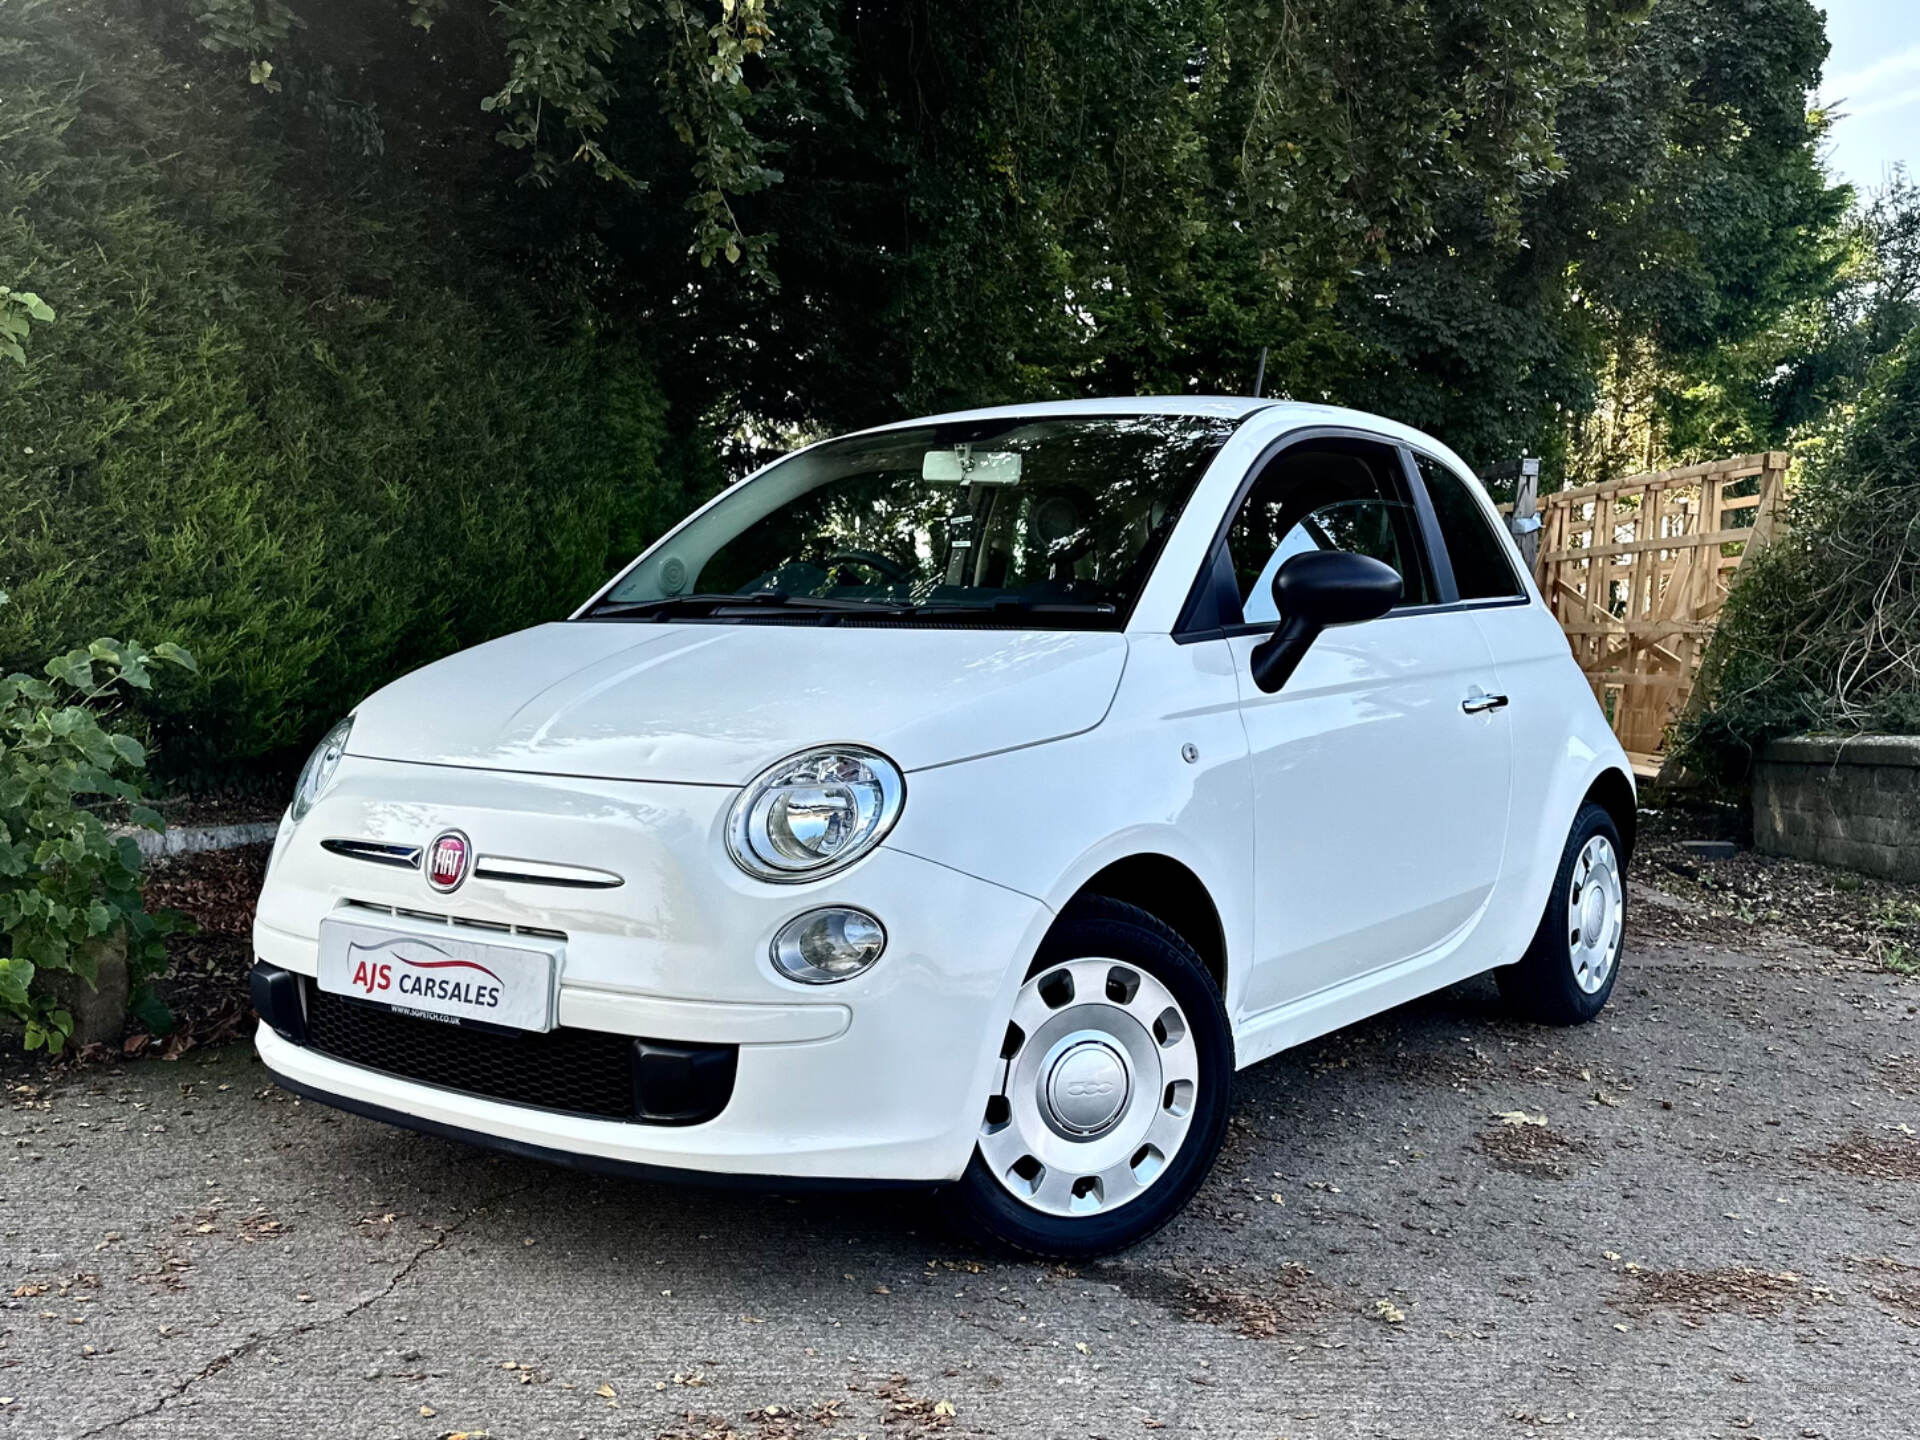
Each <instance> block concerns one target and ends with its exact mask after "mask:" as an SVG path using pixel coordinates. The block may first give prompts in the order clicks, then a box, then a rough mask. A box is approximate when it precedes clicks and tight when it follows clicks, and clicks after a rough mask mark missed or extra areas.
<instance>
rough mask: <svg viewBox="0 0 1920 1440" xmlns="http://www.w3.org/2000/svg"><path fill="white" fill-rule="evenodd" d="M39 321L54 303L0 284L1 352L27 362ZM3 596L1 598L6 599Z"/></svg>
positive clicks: (46, 320)
mask: <svg viewBox="0 0 1920 1440" xmlns="http://www.w3.org/2000/svg"><path fill="white" fill-rule="evenodd" d="M36 322H38V323H39V324H42V325H51V324H52V323H53V307H52V306H51V305H49V304H47V302H46V301H44V300H42V299H41V298H40V297H39V296H38V295H35V294H34V293H33V292H32V291H31V290H14V289H11V288H10V287H8V286H5V285H0V355H4V356H6V357H7V359H9V360H11V361H13V363H14V364H16V365H25V364H26V363H27V334H28V332H29V331H31V330H32V329H33V326H34V324H35V323H36ZM4 598H5V597H4V596H0V599H4Z"/></svg>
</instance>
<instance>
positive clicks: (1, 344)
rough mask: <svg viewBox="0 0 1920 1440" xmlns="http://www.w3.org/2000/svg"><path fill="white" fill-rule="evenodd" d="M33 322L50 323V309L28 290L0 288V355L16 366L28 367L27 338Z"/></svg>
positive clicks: (1, 286) (2, 286)
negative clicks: (26, 365)
mask: <svg viewBox="0 0 1920 1440" xmlns="http://www.w3.org/2000/svg"><path fill="white" fill-rule="evenodd" d="M35 321H39V322H40V323H41V324H43V325H48V324H52V323H53V307H52V306H51V305H49V304H47V302H46V301H44V300H42V299H41V298H40V297H39V296H38V295H36V294H34V293H33V292H32V291H31V290H21V291H15V290H12V289H10V288H8V287H7V286H5V285H0V355H4V356H5V357H6V358H7V359H9V360H11V361H13V363H14V364H16V365H25V364H26V363H27V335H28V333H29V332H30V331H31V330H32V329H33V325H34V322H35Z"/></svg>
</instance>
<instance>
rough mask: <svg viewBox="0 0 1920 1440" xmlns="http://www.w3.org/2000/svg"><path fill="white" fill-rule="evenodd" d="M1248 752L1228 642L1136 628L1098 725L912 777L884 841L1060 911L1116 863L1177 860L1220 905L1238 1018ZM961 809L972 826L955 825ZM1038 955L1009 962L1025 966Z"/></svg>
mask: <svg viewBox="0 0 1920 1440" xmlns="http://www.w3.org/2000/svg"><path fill="white" fill-rule="evenodd" d="M1187 746H1191V747H1192V759H1188V758H1186V751H1185V749H1184V748H1183V747H1187ZM1246 754H1247V739H1246V730H1245V728H1244V726H1243V725H1242V723H1241V719H1240V714H1239V688H1238V685H1237V683H1236V681H1235V678H1234V674H1233V669H1232V656H1231V654H1230V652H1229V650H1228V648H1227V645H1226V643H1225V642H1224V641H1213V642H1211V643H1207V644H1200V645H1177V644H1175V643H1174V642H1173V641H1172V639H1171V638H1169V637H1168V636H1165V635H1141V636H1133V637H1129V641H1128V656H1127V668H1126V673H1125V674H1124V675H1123V676H1122V678H1121V682H1120V688H1119V692H1118V693H1117V694H1116V695H1115V696H1114V703H1113V708H1112V709H1111V710H1110V711H1109V712H1108V714H1107V718H1106V719H1105V720H1104V721H1102V722H1101V724H1100V725H1099V726H1098V727H1096V728H1095V729H1093V730H1090V731H1087V732H1086V733H1085V734H1082V735H1076V736H1073V737H1071V739H1069V740H1066V741H1059V742H1054V743H1051V744H1046V745H1033V746H1027V747H1025V748H1022V749H1019V750H1015V751H1010V752H1007V753H1004V754H1001V755H996V756H993V757H991V758H990V759H986V760H975V761H968V762H965V763H963V764H958V765H946V766H940V767H937V768H934V769H929V770H919V771H913V772H910V773H909V774H908V776H907V785H908V789H909V791H910V792H911V794H912V796H913V800H912V802H911V803H910V804H909V805H908V807H907V810H906V812H905V813H904V814H903V815H902V816H901V819H900V824H899V826H898V827H897V828H896V829H895V830H894V832H893V834H892V835H891V836H890V837H889V838H888V840H887V846H888V848H891V849H898V850H902V851H905V852H907V853H909V854H914V855H920V856H922V857H924V858H926V859H929V860H935V861H937V862H939V863H940V864H943V865H951V866H953V867H954V868H955V869H958V870H962V871H965V872H966V873H967V874H970V875H977V876H979V877H981V878H982V879H986V880H991V881H992V882H993V883H995V884H997V885H1005V886H1007V887H1009V888H1011V889H1015V890H1019V891H1022V892H1023V893H1025V894H1029V895H1032V896H1034V897H1035V898H1036V899H1038V900H1040V901H1042V902H1044V903H1045V904H1046V905H1047V906H1048V908H1049V909H1051V910H1055V911H1057V910H1059V909H1060V908H1062V907H1063V906H1064V905H1066V903H1067V902H1068V901H1069V900H1071V899H1072V898H1073V897H1074V895H1075V894H1077V893H1078V892H1079V890H1080V889H1081V887H1082V886H1084V885H1085V884H1086V883H1087V881H1088V880H1090V879H1091V878H1093V876H1095V875H1096V874H1098V873H1099V872H1100V871H1101V870H1103V869H1105V868H1106V867H1107V866H1109V865H1111V864H1113V863H1114V862H1115V861H1118V860H1125V859H1127V858H1129V857H1131V856H1135V855H1164V856H1166V857H1168V858H1169V859H1172V860H1176V861H1178V862H1179V863H1180V864H1182V865H1184V866H1186V867H1187V869H1189V870H1191V871H1192V872H1193V873H1194V874H1195V875H1196V876H1198V877H1199V878H1200V880H1201V882H1202V883H1203V884H1204V885H1205V886H1206V887H1207V892H1208V894H1209V895H1211V896H1212V898H1213V903H1214V906H1215V908H1216V909H1217V910H1218V912H1219V916H1220V922H1221V928H1222V931H1223V934H1224V937H1225V941H1226V949H1227V964H1228V977H1229V978H1228V993H1227V995H1226V997H1225V998H1226V1001H1227V1005H1228V1013H1229V1014H1231V1013H1233V1008H1234V1006H1235V1005H1237V1004H1238V1003H1239V990H1240V986H1241V985H1242V984H1244V983H1245V977H1246V974H1247V966H1246V964H1245V963H1244V962H1245V960H1246V958H1247V957H1248V956H1249V954H1250V951H1251V945H1252V924H1251V915H1252V904H1251V884H1252V876H1253V807H1252V800H1253V797H1252V795H1251V793H1250V791H1249V788H1248V785H1247V773H1246ZM954 815H965V816H968V817H970V821H969V823H965V824H958V825H956V824H953V823H951V820H950V817H952V816H954ZM1031 958H1032V957H1031V955H1015V956H1010V957H1008V963H1009V965H1010V967H1011V968H1012V969H1014V970H1016V971H1020V972H1023V973H1024V970H1025V967H1026V965H1027V963H1028V961H1029V960H1030V959H1031Z"/></svg>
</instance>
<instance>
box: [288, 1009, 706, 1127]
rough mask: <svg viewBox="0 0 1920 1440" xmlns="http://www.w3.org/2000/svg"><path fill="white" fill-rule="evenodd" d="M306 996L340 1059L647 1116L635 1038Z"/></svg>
mask: <svg viewBox="0 0 1920 1440" xmlns="http://www.w3.org/2000/svg"><path fill="white" fill-rule="evenodd" d="M306 992H307V994H306V999H307V1043H308V1044H309V1045H311V1046H312V1047H313V1048H314V1049H316V1050H319V1051H321V1052H322V1053H324V1054H327V1055H331V1056H332V1057H333V1058H334V1059H336V1060H344V1061H346V1062H347V1063H348V1064H350V1065H363V1066H365V1067H366V1068H367V1069H369V1070H378V1071H381V1072H382V1073H384V1074H387V1075H394V1076H398V1077H399V1078H401V1079H403V1080H417V1081H420V1082H421V1083H422V1084H426V1085H439V1086H441V1087H443V1088H445V1089H448V1090H462V1091H465V1092H466V1093H467V1094H469V1095H484V1096H486V1097H487V1098H488V1099H491V1100H504V1101H506V1102H507V1103H508V1104H511V1105H532V1106H536V1107H538V1108H539V1109H542V1110H562V1111H565V1112H567V1113H568V1114H570V1115H594V1116H599V1117H600V1118H602V1119H608V1120H634V1119H639V1118H641V1117H640V1115H639V1113H638V1102H637V1096H636V1093H635V1089H634V1041H633V1037H632V1036H629V1035H609V1034H607V1033H606V1032H605V1031H601V1030H578V1029H572V1028H568V1027H562V1028H561V1029H558V1030H549V1031H547V1032H546V1033H545V1034H538V1033H532V1032H528V1033H524V1034H512V1035H504V1034H499V1033H497V1032H494V1031H490V1030H477V1029H474V1028H472V1027H470V1026H464V1025H442V1024H439V1023H438V1022H436V1021H433V1020H418V1019H415V1018H414V1017H413V1016H411V1015H399V1014H395V1013H394V1012H393V1011H391V1010H385V1009H382V1008H380V1007H379V1006H377V1005H364V1004H361V1003H360V1002H359V1001H357V1000H349V999H347V998H345V997H344V996H340V995H333V994H329V993H328V992H327V991H325V990H322V989H320V988H319V987H318V986H317V985H314V984H313V983H312V982H311V981H309V982H308V983H307V985H306ZM731 1078H732V1077H731V1076H729V1077H728V1079H729V1081H731ZM728 1088H729V1089H731V1084H729V1087H728ZM723 1103H724V1102H723ZM716 1111H717V1107H716Z"/></svg>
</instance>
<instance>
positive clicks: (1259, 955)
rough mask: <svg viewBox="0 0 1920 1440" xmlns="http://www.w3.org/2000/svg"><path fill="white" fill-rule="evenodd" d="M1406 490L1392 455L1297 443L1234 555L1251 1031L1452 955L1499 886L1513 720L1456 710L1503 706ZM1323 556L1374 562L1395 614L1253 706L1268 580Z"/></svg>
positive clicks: (1234, 536) (1331, 632)
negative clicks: (1302, 1005) (1289, 565)
mask: <svg viewBox="0 0 1920 1440" xmlns="http://www.w3.org/2000/svg"><path fill="white" fill-rule="evenodd" d="M1416 484H1417V481H1416V480H1415V477H1414V476H1413V475H1412V474H1411V472H1410V470H1409V467H1407V466H1406V465H1405V464H1404V463H1403V460H1402V456H1401V453H1400V451H1399V449H1398V447H1397V446H1394V445H1390V444H1386V443H1383V442H1379V441H1372V440H1364V439H1359V438H1353V437H1347V436H1340V437H1331V438H1315V439H1308V440H1303V441H1301V442H1299V443H1297V444H1295V445H1294V446H1292V447H1290V448H1288V449H1287V450H1285V451H1282V452H1281V453H1280V454H1279V455H1278V456H1276V457H1275V458H1273V459H1272V460H1271V461H1269V462H1268V463H1267V464H1266V466H1265V467H1264V469H1263V470H1262V471H1261V473H1260V474H1259V475H1258V476H1257V477H1256V478H1255V480H1254V483H1253V485H1252V486H1251V488H1250V489H1249V491H1248V492H1247V494H1246V496H1245V498H1244V501H1243V503H1242V504H1241V506H1240V508H1239V511H1238V513H1237V514H1236V515H1235V517H1234V519H1233V521H1232V523H1231V525H1230V526H1229V528H1228V531H1227V534H1226V536H1225V541H1224V543H1225V545H1226V547H1227V551H1228V554H1229V556H1230V559H1231V566H1232V571H1233V575H1234V581H1235V584H1236V586H1237V587H1238V589H1239V602H1240V607H1241V615H1240V618H1241V620H1242V624H1241V625H1239V626H1233V625H1228V627H1227V633H1228V636H1229V644H1230V646H1231V647H1232V650H1233V653H1234V659H1235V675H1236V676H1237V678H1238V684H1239V689H1240V713H1241V717H1242V719H1243V721H1244V723H1245V726H1246V732H1247V740H1248V745H1249V751H1250V764H1251V767H1252V779H1253V789H1254V802H1255V803H1254V816H1255V819H1254V887H1253V888H1254V926H1253V928H1254V935H1253V953H1254V959H1255V965H1254V967H1253V971H1252V973H1251V974H1250V975H1249V977H1248V983H1247V987H1246V990H1245V992H1244V995H1245V1000H1244V1010H1243V1013H1245V1014H1253V1013H1257V1012H1259V1011H1262V1010H1268V1009H1271V1008H1273V1007H1275V1006H1280V1005H1285V1004H1288V1003H1291V1002H1293V1001H1298V1000H1303V999H1306V998H1307V997H1309V996H1312V995H1315V994H1317V993H1319V992H1322V991H1326V990H1329V989H1331V988H1333V987H1337V986H1340V985H1343V984H1346V983H1349V982H1353V981H1357V980H1360V979H1362V978H1363V977H1365V976H1367V975H1370V974H1372V973H1374V972H1376V971H1379V970H1382V969H1384V968H1386V967H1389V966H1393V965H1398V964H1400V963H1402V962H1405V961H1409V960H1412V959H1413V958H1414V957H1417V956H1420V955H1423V954H1427V953H1429V952H1443V951H1447V950H1450V949H1451V945H1452V942H1455V941H1456V940H1459V939H1461V938H1463V937H1464V936H1465V935H1466V934H1467V933H1468V932H1469V931H1470V930H1471V927H1472V926H1473V925H1474V924H1475V923H1476V922H1477V920H1478V918H1479V916H1480V914H1481V912H1482V910H1483V909H1484V906H1485V904H1486V901H1487V898H1488V896H1489V895H1490V893H1491V892H1492V889H1493V884H1494V881H1495V879H1496V878H1497V877H1498V875H1499V871H1500V865H1501V859H1502V854H1503V851H1504V848H1505V842H1506V826H1507V787H1508V783H1509V769H1510V756H1509V741H1508V728H1507V721H1506V717H1505V714H1504V712H1503V711H1500V710H1497V709H1496V710H1487V709H1476V710H1475V711H1473V712H1471V713H1470V712H1469V711H1467V710H1464V709H1463V708H1462V704H1463V702H1470V701H1472V700H1473V698H1474V696H1475V695H1476V693H1477V692H1479V691H1481V690H1485V691H1489V692H1491V691H1495V690H1497V688H1498V685H1497V677H1496V675H1495V672H1494V666H1493V656H1492V653H1491V652H1490V650H1489V649H1488V647H1487V643H1486V641H1485V639H1484V638H1483V637H1482V635H1481V632H1480V630H1479V628H1478V627H1477V626H1476V625H1475V624H1474V623H1473V619H1472V617H1471V615H1469V614H1468V613H1466V612H1464V611H1462V610H1460V609H1459V608H1458V607H1457V606H1456V605H1454V604H1451V603H1450V601H1451V599H1452V597H1451V595H1449V594H1446V593H1443V591H1444V590H1450V588H1451V586H1450V583H1449V582H1450V579H1451V577H1450V574H1449V573H1448V572H1447V571H1446V570H1445V568H1444V566H1438V567H1437V566H1436V565H1435V564H1433V563H1432V561H1431V560H1430V557H1429V554H1428V548H1427V535H1428V533H1429V532H1430V526H1428V525H1427V524H1426V523H1425V522H1424V521H1423V518H1422V512H1423V508H1424V496H1422V495H1421V494H1420V493H1419V492H1418V491H1417V490H1416V489H1415V485H1416ZM1315 549H1340V550H1350V551H1355V552H1357V553H1361V554H1366V555H1370V556H1372V557H1374V558H1375V559H1378V560H1382V561H1385V562H1386V563H1387V564H1389V565H1391V566H1392V567H1393V568H1394V569H1395V570H1396V571H1398V572H1399V574H1400V576H1401V580H1402V584H1403V586H1404V590H1403V598H1402V600H1401V603H1400V604H1399V605H1398V606H1397V607H1396V608H1395V609H1394V610H1392V611H1390V612H1389V613H1388V614H1387V615H1385V616H1383V617H1381V618H1380V619H1378V620H1373V621H1368V622H1366V623H1363V624H1358V625H1350V626H1341V627H1335V628H1331V629H1328V630H1327V631H1325V632H1323V633H1322V634H1321V635H1320V636H1319V637H1318V638H1317V639H1316V640H1315V641H1314V643H1313V646H1312V648H1311V649H1309V650H1308V651H1307V653H1306V656H1305V658H1304V659H1303V660H1302V661H1301V662H1300V665H1299V668H1298V669H1296V670H1295V671H1294V673H1293V675H1292V676H1291V677H1290V678H1289V679H1288V680H1287V682H1286V684H1285V685H1284V686H1282V687H1281V689H1280V690H1279V692H1278V693H1276V694H1272V695H1268V694H1264V693H1262V692H1261V691H1260V689H1259V688H1258V687H1257V686H1256V685H1255V684H1254V683H1253V679H1252V676H1251V673H1250V656H1251V654H1252V651H1253V650H1254V648H1255V647H1256V646H1257V645H1258V644H1259V643H1260V642H1261V641H1262V640H1264V639H1265V638H1266V636H1267V634H1268V632H1269V630H1270V629H1271V626H1272V625H1273V623H1274V622H1275V620H1276V619H1277V618H1278V617H1277V616H1276V614H1275V611H1274V604H1273V599H1272V593H1271V586H1272V581H1273V576H1274V574H1275V573H1277V571H1278V570H1279V567H1280V565H1281V564H1283V563H1284V562H1285V561H1286V560H1287V559H1289V558H1291V557H1292V556H1293V555H1295V554H1301V553H1305V552H1306V551H1308V550H1315ZM1436 570H1438V572H1439V573H1438V575H1436ZM1229 618H1230V617H1229Z"/></svg>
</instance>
